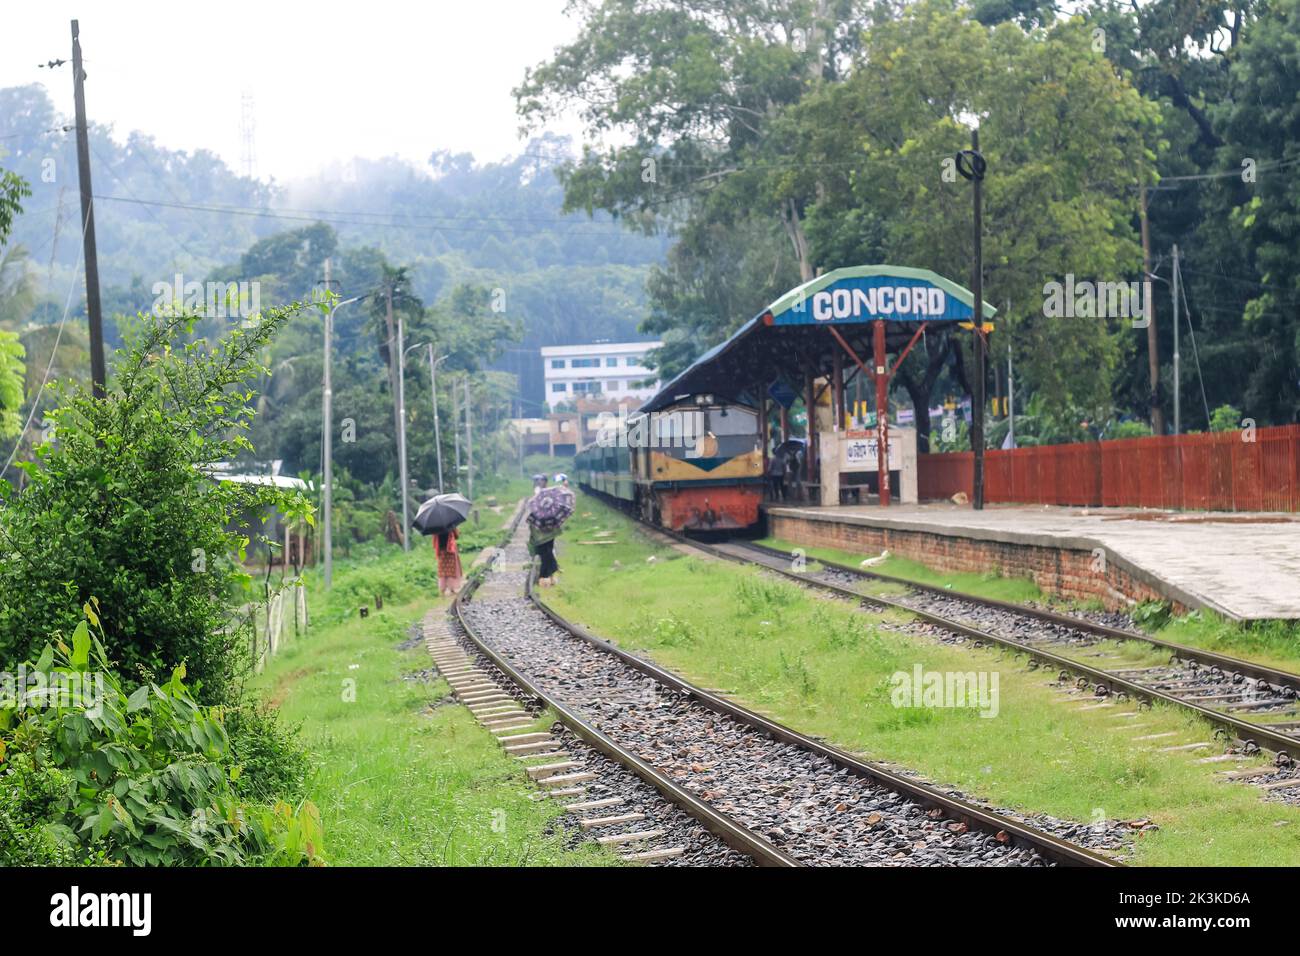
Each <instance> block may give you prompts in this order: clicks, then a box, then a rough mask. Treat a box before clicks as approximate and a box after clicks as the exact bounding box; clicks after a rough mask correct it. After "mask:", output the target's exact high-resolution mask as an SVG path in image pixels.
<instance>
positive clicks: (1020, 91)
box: [517, 0, 1300, 440]
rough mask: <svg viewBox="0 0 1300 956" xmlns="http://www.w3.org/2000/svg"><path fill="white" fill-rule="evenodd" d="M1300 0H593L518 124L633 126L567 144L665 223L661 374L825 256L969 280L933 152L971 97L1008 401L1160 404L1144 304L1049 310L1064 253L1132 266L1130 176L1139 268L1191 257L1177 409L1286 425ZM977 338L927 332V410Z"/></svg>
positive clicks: (1089, 418) (523, 89)
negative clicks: (1176, 253) (1111, 312)
mask: <svg viewBox="0 0 1300 956" xmlns="http://www.w3.org/2000/svg"><path fill="white" fill-rule="evenodd" d="M1298 13H1300V9H1298V5H1297V3H1296V0H1280V2H1276V3H1260V2H1257V0H1228V2H1223V0H1153V2H1151V3H1145V4H1141V5H1137V4H1125V3H1118V2H1115V0H1094V2H1091V3H1086V4H1084V5H1082V6H1078V7H1072V8H1071V13H1070V14H1066V13H1064V12H1059V11H1058V8H1057V7H1055V6H1053V5H1051V4H1047V3H1042V2H1038V0H1023V2H1020V0H1014V2H1007V0H980V2H977V3H976V4H975V5H974V8H973V10H972V9H971V8H969V7H967V6H963V5H961V4H960V3H958V2H956V0H918V2H906V3H905V2H886V3H871V2H858V0H778V2H775V3H769V2H765V0H735V2H729V3H727V4H718V3H715V2H712V0H669V2H666V3H662V4H657V5H655V7H654V8H653V9H646V8H645V7H644V5H642V4H639V3H636V2H635V0H601V2H596V3H592V4H589V5H585V6H583V7H582V9H581V15H582V29H581V31H580V33H579V35H578V37H577V39H575V40H574V41H573V42H572V43H570V44H568V45H566V46H564V47H562V48H561V49H559V50H558V51H557V52H556V53H555V55H554V56H553V57H552V58H550V59H549V60H548V61H547V62H545V63H543V64H541V65H539V66H537V67H535V68H534V69H533V70H531V71H530V72H529V73H528V75H527V77H526V79H525V82H524V83H523V84H522V85H521V86H520V87H519V88H518V90H517V97H518V101H519V111H520V113H521V115H522V116H523V117H524V118H525V119H526V120H527V121H530V122H533V123H536V124H537V125H539V126H540V125H541V124H542V123H544V122H545V121H547V120H550V119H552V118H554V117H555V116H557V115H559V114H560V113H561V112H562V111H563V110H565V109H569V108H574V109H577V110H578V111H579V112H580V114H581V115H582V117H583V119H584V121H585V123H586V125H587V129H588V133H589V135H590V136H591V138H592V139H593V140H596V139H599V140H601V141H603V142H610V141H613V142H617V143H620V144H622V145H619V146H615V147H610V148H603V149H594V148H592V149H588V150H586V151H585V152H584V154H583V156H582V157H581V159H580V160H578V161H577V162H574V163H571V164H569V165H568V166H566V167H564V168H563V169H562V170H561V178H562V180H563V182H564V184H565V190H566V191H565V200H566V204H567V206H568V207H569V208H573V209H588V210H606V211H609V212H612V213H614V214H616V215H619V216H621V217H624V218H625V220H626V221H627V223H628V225H629V226H631V227H632V228H634V229H637V230H642V231H652V230H666V231H669V232H671V233H672V234H673V235H674V236H675V237H676V239H677V241H676V243H675V245H674V246H673V247H672V249H671V250H670V252H669V255H668V259H667V263H666V264H665V265H664V266H663V267H662V268H659V269H656V270H655V271H654V272H653V273H652V275H651V278H650V281H649V284H648V289H649V293H650V299H651V301H650V317H649V319H648V321H647V323H646V326H645V328H646V329H647V330H648V331H652V332H655V333H657V334H660V335H662V336H663V337H664V339H665V341H666V342H667V345H666V347H665V348H664V349H663V350H662V352H661V353H660V355H659V360H660V362H661V365H662V368H663V369H664V370H665V371H667V372H669V373H672V372H676V371H678V370H680V369H681V368H682V367H683V366H684V365H685V364H686V363H687V362H688V361H690V360H691V359H692V358H694V357H695V356H696V355H698V354H699V353H700V352H702V351H703V350H704V349H706V348H707V347H709V346H710V345H711V344H713V343H715V342H717V341H718V340H720V339H721V338H722V337H724V336H725V335H726V334H728V333H729V332H730V331H731V330H733V329H734V328H736V327H737V326H738V325H739V323H741V322H743V321H744V320H746V319H747V318H749V317H751V316H753V315H755V314H757V313H758V312H759V311H760V310H761V309H762V307H763V306H764V305H765V304H766V303H767V302H769V301H770V300H771V299H772V298H773V297H774V296H775V295H776V294H777V293H779V292H780V291H783V290H784V289H787V288H789V287H790V286H791V285H793V284H795V283H797V282H799V281H800V280H801V279H807V278H809V277H811V276H813V275H814V274H815V273H816V272H817V271H818V270H819V269H833V268H837V267H840V266H846V265H857V264H862V263H870V262H894V263H897V264H901V265H908V266H923V267H929V268H933V269H935V270H936V271H937V272H939V273H940V274H943V275H947V276H950V277H952V278H953V279H955V280H957V281H959V282H961V283H962V284H969V276H970V272H971V252H970V242H969V235H970V232H969V230H970V187H969V185H968V184H967V183H966V181H965V180H963V179H961V178H960V177H957V176H955V175H948V176H945V175H944V167H943V165H942V164H943V163H944V162H945V161H946V160H950V158H951V157H952V155H953V153H954V152H955V151H956V150H957V149H960V148H963V147H965V146H968V145H969V133H968V131H967V129H966V127H967V125H968V124H970V123H971V122H972V121H973V120H975V119H976V118H978V121H979V125H980V130H981V141H980V145H981V149H982V151H983V152H984V154H985V156H986V157H987V159H988V161H989V176H988V179H987V182H986V188H985V197H986V200H985V230H986V233H985V236H986V238H985V248H984V266H985V273H984V277H983V279H984V290H985V297H986V299H987V300H988V301H990V302H992V303H993V304H994V305H996V306H997V307H998V308H999V309H1000V310H1002V312H1003V315H1002V316H1001V317H1000V318H999V324H998V333H997V335H996V337H995V355H997V356H998V357H999V359H1000V358H1001V356H1002V355H1004V354H1005V349H1006V346H1007V345H1008V344H1009V345H1010V347H1011V350H1012V351H1013V353H1014V355H1015V361H1016V367H1017V385H1018V386H1019V389H1018V390H1019V391H1021V393H1022V394H1021V395H1020V396H1019V398H1020V402H1019V405H1020V407H1021V408H1023V407H1025V403H1026V400H1027V399H1029V398H1030V397H1034V398H1036V399H1037V400H1038V403H1039V408H1040V410H1041V412H1042V414H1043V416H1045V417H1046V418H1050V419H1052V420H1055V421H1057V422H1061V423H1067V422H1073V423H1075V424H1072V425H1068V426H1066V427H1062V428H1056V427H1053V428H1049V429H1045V430H1044V431H1043V434H1044V435H1047V434H1049V433H1051V434H1054V435H1060V436H1062V438H1063V439H1066V440H1068V439H1069V438H1077V437H1089V436H1091V437H1097V435H1099V434H1105V433H1109V432H1110V431H1111V430H1112V429H1116V428H1119V427H1120V423H1121V422H1122V421H1123V420H1124V419H1127V418H1130V417H1132V416H1140V417H1141V418H1143V419H1146V420H1150V419H1151V418H1152V414H1151V411H1152V407H1153V406H1152V403H1151V402H1149V401H1148V398H1149V396H1148V386H1147V344H1146V333H1145V331H1144V330H1142V329H1134V328H1132V327H1131V324H1130V323H1129V322H1128V321H1127V320H1126V319H1117V318H1111V319H1100V318H1076V319H1069V320H1056V319H1051V318H1049V317H1047V316H1046V315H1045V313H1044V310H1043V308H1042V306H1043V301H1044V295H1045V292H1044V289H1043V286H1044V284H1045V283H1046V282H1049V281H1060V280H1061V279H1062V278H1063V277H1064V276H1065V275H1066V274H1072V275H1075V276H1077V277H1078V278H1079V279H1080V280H1087V281H1111V282H1118V281H1137V280H1139V279H1140V278H1141V273H1142V257H1141V253H1140V248H1139V208H1140V202H1139V197H1140V190H1139V189H1138V186H1139V184H1142V183H1145V184H1146V185H1148V186H1149V187H1151V190H1150V192H1149V195H1150V197H1151V199H1150V210H1151V213H1150V216H1151V228H1152V247H1153V251H1154V257H1153V262H1152V268H1153V270H1154V272H1155V273H1156V275H1157V276H1158V277H1159V278H1160V279H1163V280H1165V281H1166V282H1167V281H1168V280H1169V279H1170V273H1171V267H1170V259H1169V254H1168V253H1169V250H1170V247H1171V246H1172V245H1173V244H1174V243H1178V244H1179V245H1180V251H1181V254H1182V270H1181V271H1182V279H1183V283H1182V284H1183V288H1184V290H1185V292H1186V296H1187V306H1188V307H1189V308H1190V314H1191V318H1190V320H1188V319H1183V320H1182V323H1183V327H1182V338H1183V346H1182V348H1183V356H1184V360H1183V363H1182V373H1181V374H1182V383H1181V384H1182V389H1183V392H1184V400H1183V415H1184V428H1191V429H1203V428H1206V427H1209V424H1210V423H1209V420H1208V419H1209V416H1210V411H1209V410H1210V409H1211V408H1213V407H1215V406H1216V405H1220V404H1223V403H1225V402H1230V403H1232V404H1235V405H1236V406H1237V407H1239V408H1241V409H1242V413H1243V415H1245V416H1248V417H1250V418H1252V419H1254V420H1255V421H1256V422H1257V423H1259V424H1275V423H1282V422H1288V421H1293V420H1296V418H1297V415H1300V379H1297V377H1296V375H1295V374H1294V369H1295V368H1296V367H1297V365H1300V318H1297V313H1296V310H1295V308H1294V306H1295V302H1296V301H1297V297H1300V267H1297V266H1296V264H1295V257H1294V255H1293V254H1292V252H1293V250H1294V248H1295V246H1296V242H1297V241H1298V240H1300V225H1298V224H1300V215H1298V214H1297V209H1300V193H1298V192H1297V187H1296V183H1295V178H1294V177H1293V176H1291V175H1290V174H1289V170H1288V168H1287V167H1289V166H1290V165H1291V164H1293V163H1294V162H1295V161H1296V160H1295V157H1294V156H1293V152H1294V144H1295V142H1297V140H1298V139H1300V127H1298V126H1297V123H1298V122H1300V119H1298V117H1300V110H1298V109H1297V107H1296V105H1295V104H1296V103H1297V102H1300V80H1298V79H1297V77H1298V76H1300V74H1298V73H1297V71H1296V70H1295V63H1296V60H1297V50H1300V23H1298V21H1297V16H1298ZM949 172H951V171H949ZM1154 289H1155V297H1156V303H1155V316H1156V323H1157V328H1158V345H1159V350H1160V356H1161V359H1162V362H1161V367H1162V373H1161V374H1162V382H1161V385H1160V389H1159V392H1158V394H1157V395H1156V396H1155V401H1154V407H1155V408H1158V409H1160V410H1161V411H1162V412H1163V414H1164V418H1165V420H1166V422H1167V421H1168V420H1169V418H1170V417H1171V416H1170V408H1171V405H1172V397H1171V394H1170V386H1171V385H1172V380H1171V369H1170V362H1169V357H1170V355H1171V352H1172V337H1173V329H1172V316H1171V312H1170V308H1169V303H1168V285H1161V284H1159V283H1156V284H1154ZM1162 290H1163V291H1162ZM1008 305H1009V309H1008V308H1007V306H1008ZM969 353H970V345H969V337H963V341H961V343H960V347H957V343H950V342H948V341H945V340H944V339H943V338H942V337H940V336H931V337H929V339H928V340H927V342H926V343H925V344H924V346H923V347H922V348H920V349H918V350H917V351H916V352H914V353H913V355H912V357H910V358H909V360H908V362H907V363H906V364H905V366H904V367H903V369H902V370H901V373H900V376H899V379H898V384H899V386H900V388H901V390H902V391H905V392H906V393H908V394H907V397H908V398H909V399H910V400H911V403H912V404H913V405H914V406H915V407H916V408H917V410H918V420H919V426H920V429H921V431H922V432H925V431H926V430H927V428H928V424H929V423H928V415H926V414H925V412H924V409H925V408H927V407H928V406H930V405H932V404H933V403H934V402H935V401H936V400H937V399H939V398H941V397H943V395H944V394H963V393H964V394H969V391H970V382H969V373H968V370H969V369H970V368H971V366H970V354H969ZM992 374H993V372H990V376H992ZM1202 386H1203V388H1204V393H1205V395H1204V398H1203V399H1202V397H1201V395H1200V394H1199V392H1200V390H1201V388H1202ZM987 393H988V394H993V393H994V389H993V387H992V383H990V387H989V388H988V390H987ZM1081 422H1087V423H1088V425H1087V426H1086V427H1081V426H1080V425H1079V424H1078V423H1081ZM1133 428H1134V426H1125V427H1124V429H1122V430H1126V431H1132V430H1133ZM990 437H991V438H992V437H993V436H992V434H990Z"/></svg>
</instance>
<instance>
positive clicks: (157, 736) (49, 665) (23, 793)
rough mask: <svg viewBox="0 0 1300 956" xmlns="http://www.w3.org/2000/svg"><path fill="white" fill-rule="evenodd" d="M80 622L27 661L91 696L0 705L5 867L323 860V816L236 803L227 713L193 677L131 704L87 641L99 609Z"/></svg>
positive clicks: (96, 642)
mask: <svg viewBox="0 0 1300 956" xmlns="http://www.w3.org/2000/svg"><path fill="white" fill-rule="evenodd" d="M84 613H85V615H86V619H85V620H83V621H81V622H80V623H79V624H78V625H77V627H76V628H75V629H74V630H73V632H72V635H71V640H72V646H71V648H68V647H67V646H66V645H63V644H60V645H59V647H58V649H57V651H56V650H55V649H53V648H51V647H50V646H49V645H46V647H45V649H44V652H43V653H42V654H41V657H40V659H39V660H37V661H36V662H35V663H34V665H31V667H32V669H34V672H35V673H38V674H42V675H48V678H49V680H50V685H51V686H54V681H55V680H59V679H62V680H66V681H67V682H68V683H67V684H66V685H65V686H69V687H72V688H80V689H81V692H80V693H78V694H75V695H68V694H56V695H47V694H44V693H43V692H41V691H40V690H38V689H35V688H32V689H28V688H19V689H18V692H17V693H16V694H15V695H14V698H13V699H11V700H6V701H5V702H4V704H3V706H0V760H3V762H2V763H0V816H4V817H5V818H6V821H7V825H8V827H9V830H8V832H6V833H3V834H0V864H5V865H12V864H17V863H23V862H42V861H59V862H69V861H73V860H89V859H95V858H103V859H106V860H110V861H113V862H117V863H125V864H130V865H134V866H143V865H167V866H172V865H182V866H205V865H241V864H247V863H253V862H266V863H273V864H284V865H299V864H307V863H316V862H319V861H320V850H321V847H320V824H319V817H318V814H317V812H316V808H315V807H314V806H312V805H311V804H310V803H304V804H303V805H302V806H301V808H299V809H297V810H295V809H293V808H292V807H290V806H289V805H288V804H286V803H283V802H279V803H277V804H275V805H274V806H272V807H267V806H258V805H255V804H251V803H247V802H245V801H244V800H242V799H241V798H240V795H239V793H238V792H237V790H236V788H235V781H237V780H238V779H239V777H240V767H239V766H238V765H237V764H234V763H233V751H232V748H231V745H230V741H229V738H228V737H227V734H226V729H225V727H224V726H223V724H222V721H221V715H222V711H221V708H219V707H203V706H201V705H199V704H198V703H196V702H195V701H194V699H193V698H192V697H191V695H190V692H189V690H188V688H186V686H185V684H184V681H183V678H184V667H183V666H182V667H178V668H177V669H176V670H175V671H174V672H173V673H172V676H171V679H170V680H169V681H167V682H166V683H164V684H158V683H147V684H142V685H141V686H140V687H139V688H138V689H137V690H135V691H134V692H133V693H130V694H128V693H127V691H126V690H125V689H124V688H123V686H122V684H121V681H120V680H119V678H118V677H117V676H116V675H115V674H113V673H112V672H111V671H109V670H108V667H107V665H108V661H107V653H106V650H105V648H104V645H103V642H102V640H100V639H99V638H97V637H95V636H93V635H92V633H91V629H90V628H91V626H92V625H93V626H94V627H96V628H97V629H98V627H99V622H98V618H97V616H96V614H95V612H94V610H93V609H92V608H91V607H90V606H89V605H87V607H86V608H85V609H84ZM99 636H100V637H102V636H103V630H102V629H100V630H99ZM87 688H90V690H87ZM92 697H93V698H94V699H92Z"/></svg>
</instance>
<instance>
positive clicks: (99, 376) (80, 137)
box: [72, 20, 108, 398]
mask: <svg viewBox="0 0 1300 956" xmlns="http://www.w3.org/2000/svg"><path fill="white" fill-rule="evenodd" d="M80 34H81V28H80V27H79V26H78V25H77V21H76V20H73V21H72V99H73V105H74V109H75V111H76V124H77V178H78V179H79V180H80V182H81V223H82V227H83V229H84V235H83V238H82V244H83V245H84V247H85V257H86V319H87V321H88V322H89V324H90V382H91V388H92V391H93V393H94V395H95V397H96V398H103V397H104V396H105V394H106V393H107V389H106V385H107V382H108V372H107V367H106V364H105V362H104V314H103V311H102V308H101V306H100V302H99V259H98V257H97V256H96V255H95V206H94V201H93V196H94V193H93V192H92V190H91V188H90V134H89V131H88V130H87V129H86V91H85V88H84V85H83V84H84V82H85V79H86V71H85V70H83V69H82V68H81V40H80Z"/></svg>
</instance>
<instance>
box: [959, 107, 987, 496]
mask: <svg viewBox="0 0 1300 956" xmlns="http://www.w3.org/2000/svg"><path fill="white" fill-rule="evenodd" d="M985 115H986V114H985ZM980 118H981V116H980V115H974V116H971V117H970V118H969V119H970V123H969V125H970V149H963V150H962V151H961V152H959V153H958V154H957V156H956V160H957V171H958V172H959V173H961V175H962V176H963V177H964V178H965V179H968V180H970V184H971V187H972V189H971V199H972V201H973V205H974V210H973V212H974V215H973V217H972V218H973V220H974V227H975V228H974V236H973V241H972V247H973V249H972V251H973V252H974V263H973V265H972V268H971V308H972V312H973V315H972V316H971V318H972V320H973V323H974V328H975V342H974V345H975V381H974V383H973V384H972V387H971V428H970V442H971V450H972V451H973V452H974V459H975V461H974V468H973V471H974V480H973V482H972V484H973V487H972V489H971V490H972V491H973V492H974V494H973V496H972V501H971V506H972V507H973V508H974V509H975V510H976V511H979V510H980V509H982V508H983V507H984V376H985V371H984V364H985V361H984V350H985V346H986V344H987V343H986V342H985V339H984V255H983V235H984V224H983V211H984V203H983V199H982V192H983V189H982V186H983V183H984V173H985V171H986V169H987V166H988V164H987V162H986V161H985V159H984V155H983V154H982V153H981V152H980V133H979V121H980Z"/></svg>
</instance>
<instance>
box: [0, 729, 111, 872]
mask: <svg viewBox="0 0 1300 956" xmlns="http://www.w3.org/2000/svg"><path fill="white" fill-rule="evenodd" d="M70 789H71V785H70V781H69V779H68V776H67V775H66V774H65V773H64V772H63V771H61V770H59V769H57V768H55V767H37V766H36V764H35V762H34V761H33V760H32V758H31V756H30V755H29V754H25V753H18V754H14V755H13V759H11V760H10V761H9V762H8V764H7V765H5V764H0V865H4V866H85V865H91V864H94V863H98V862H102V858H97V857H95V856H93V855H91V854H89V853H87V852H85V851H83V850H81V849H80V848H78V847H74V846H70V845H68V844H66V843H64V842H62V841H61V840H59V839H58V838H57V837H56V836H55V834H54V832H53V831H51V830H50V829H49V828H48V827H47V826H46V821H47V820H48V819H49V818H50V816H51V814H52V813H53V810H54V806H55V804H56V803H57V802H58V801H59V800H60V799H61V798H62V797H63V795H64V794H66V793H67V792H68V791H69V790H70Z"/></svg>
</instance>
